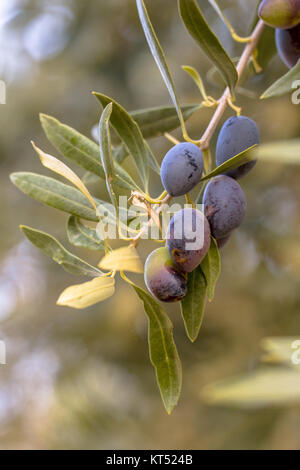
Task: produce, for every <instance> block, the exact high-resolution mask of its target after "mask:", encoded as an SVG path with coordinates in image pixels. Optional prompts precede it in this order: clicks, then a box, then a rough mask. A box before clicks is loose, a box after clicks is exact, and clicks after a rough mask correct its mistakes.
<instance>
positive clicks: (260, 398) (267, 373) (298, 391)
mask: <svg viewBox="0 0 300 470" xmlns="http://www.w3.org/2000/svg"><path fill="white" fill-rule="evenodd" d="M202 398H204V400H205V401H206V402H207V403H208V404H210V405H222V406H234V407H240V408H253V407H262V406H274V405H277V406H278V405H280V406H284V405H289V404H291V403H298V404H299V403H300V373H299V370H296V369H291V368H288V367H268V368H267V367H264V368H261V369H258V370H256V371H253V372H250V373H247V374H241V375H238V376H236V377H232V378H229V379H224V380H221V381H219V382H216V383H214V384H211V385H207V386H206V387H205V388H204V390H203V391H202Z"/></svg>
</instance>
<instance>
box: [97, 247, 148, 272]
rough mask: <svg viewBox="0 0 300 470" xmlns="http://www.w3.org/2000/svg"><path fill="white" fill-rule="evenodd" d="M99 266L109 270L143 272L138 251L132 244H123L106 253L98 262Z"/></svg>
mask: <svg viewBox="0 0 300 470" xmlns="http://www.w3.org/2000/svg"><path fill="white" fill-rule="evenodd" d="M99 267H102V268H103V269H108V270H110V271H131V272H133V273H142V272H144V268H143V264H142V262H141V259H140V257H139V255H138V252H137V251H136V249H135V248H134V247H133V246H125V247H123V248H119V249H118V250H114V251H111V252H110V253H108V254H107V255H106V256H104V258H102V260H101V261H100V263H99Z"/></svg>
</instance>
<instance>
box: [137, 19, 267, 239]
mask: <svg viewBox="0 0 300 470" xmlns="http://www.w3.org/2000/svg"><path fill="white" fill-rule="evenodd" d="M264 28H265V24H264V22H263V21H262V20H259V21H258V23H257V25H256V27H255V29H254V31H253V33H252V35H251V36H250V38H249V40H248V42H247V45H246V46H245V49H244V51H243V53H242V55H241V57H240V60H239V62H238V64H237V67H236V68H237V73H238V81H237V85H238V84H239V81H240V80H241V77H242V75H243V73H244V71H245V70H246V67H247V65H248V63H249V60H251V58H252V57H253V54H254V53H255V50H256V48H257V45H258V43H259V40H260V38H261V35H262V33H263V31H264ZM230 103H231V104H232V101H231V93H230V89H229V88H228V87H227V88H226V89H225V91H224V93H223V95H222V97H221V98H220V100H219V101H218V106H217V109H216V111H215V113H214V115H213V117H212V119H211V121H210V123H209V125H208V127H207V129H206V131H205V132H204V134H203V135H202V137H201V139H200V141H199V146H200V148H201V150H203V151H204V152H208V151H209V144H210V141H211V139H212V137H213V135H214V133H215V131H216V128H217V126H218V124H219V122H220V120H221V118H222V116H223V114H224V112H225V111H226V108H227V106H230V105H231V104H230ZM171 199H172V196H171V195H170V194H167V195H166V196H165V197H164V198H163V199H162V200H161V201H160V202H159V207H158V208H157V209H156V210H155V211H153V212H154V213H155V217H158V216H159V214H160V213H161V212H162V210H163V207H164V205H165V204H167V203H168V202H170V201H171ZM153 220H154V218H153V216H151V218H150V220H149V221H148V222H147V223H146V224H145V225H144V226H143V228H142V229H141V230H140V232H139V233H138V234H137V235H136V237H135V238H134V239H133V240H132V242H131V246H134V247H136V246H137V245H138V243H139V241H140V239H141V238H142V237H143V235H144V234H145V233H146V231H147V229H148V227H149V226H151V224H152V223H153Z"/></svg>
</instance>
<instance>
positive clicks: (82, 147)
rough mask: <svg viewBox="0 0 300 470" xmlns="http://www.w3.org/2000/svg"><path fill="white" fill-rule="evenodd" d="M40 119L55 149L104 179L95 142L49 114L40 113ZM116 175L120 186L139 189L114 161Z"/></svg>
mask: <svg viewBox="0 0 300 470" xmlns="http://www.w3.org/2000/svg"><path fill="white" fill-rule="evenodd" d="M40 120H41V124H42V127H43V129H44V131H45V134H46V136H47V138H48V139H49V141H50V142H51V144H52V145H53V146H54V147H55V148H56V150H58V151H59V152H60V153H61V154H62V155H63V156H64V157H65V158H68V159H69V160H72V161H73V162H75V163H76V164H77V165H79V166H81V167H83V168H84V169H85V170H87V171H89V172H91V173H93V174H95V175H97V176H99V177H100V178H102V179H105V172H104V169H103V167H102V163H101V160H100V153H99V146H98V145H97V144H96V143H95V142H93V141H92V140H91V139H88V138H87V137H85V136H84V135H82V134H80V133H79V132H77V131H76V130H75V129H73V128H72V127H69V126H67V125H65V124H62V123H61V122H59V121H58V120H57V119H55V118H53V117H51V116H46V115H45V114H41V115H40ZM116 175H117V184H118V186H120V187H121V188H125V189H129V190H131V189H136V190H137V191H139V190H140V188H139V186H138V185H137V184H136V183H135V182H134V181H133V179H132V178H131V176H130V175H129V174H128V173H127V171H125V170H124V169H123V168H122V167H121V166H120V165H119V164H118V163H116Z"/></svg>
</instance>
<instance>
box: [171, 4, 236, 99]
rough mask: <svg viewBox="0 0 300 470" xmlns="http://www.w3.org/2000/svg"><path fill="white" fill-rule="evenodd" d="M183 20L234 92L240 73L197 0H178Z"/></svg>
mask: <svg viewBox="0 0 300 470" xmlns="http://www.w3.org/2000/svg"><path fill="white" fill-rule="evenodd" d="M178 5H179V11H180V15H181V17H182V20H183V22H184V24H185V27H186V28H187V30H188V32H189V33H190V35H191V36H192V37H193V39H194V40H195V41H196V42H197V43H198V44H199V46H200V47H201V49H202V50H203V52H204V53H205V54H206V55H207V56H208V58H209V59H210V60H211V61H212V62H213V64H214V65H215V66H216V67H217V69H218V70H219V72H220V74H221V75H222V77H223V79H224V81H225V83H226V84H227V85H228V87H229V88H230V90H231V93H232V94H234V88H235V86H236V84H237V80H238V74H237V71H236V68H235V66H234V63H233V62H232V60H231V59H230V57H229V56H228V54H227V52H226V51H225V49H224V48H223V46H222V44H221V43H220V41H219V39H218V38H217V36H216V35H215V34H214V33H213V31H212V30H211V29H210V27H209V25H208V24H207V22H206V20H205V18H204V16H203V14H202V12H201V10H200V8H199V6H198V4H197V2H196V0H178Z"/></svg>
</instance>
